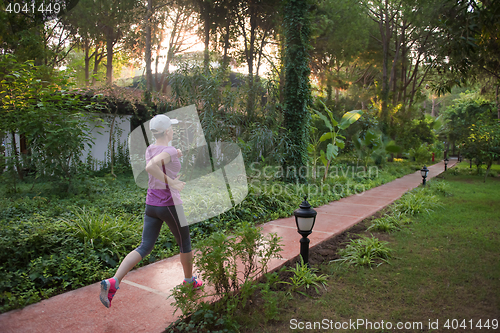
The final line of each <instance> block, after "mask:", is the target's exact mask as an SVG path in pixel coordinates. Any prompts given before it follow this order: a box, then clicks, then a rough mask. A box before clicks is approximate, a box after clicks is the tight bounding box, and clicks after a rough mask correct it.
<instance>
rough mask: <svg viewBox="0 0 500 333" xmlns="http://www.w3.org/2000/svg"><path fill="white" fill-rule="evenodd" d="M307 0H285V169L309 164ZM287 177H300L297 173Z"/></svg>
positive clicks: (308, 27)
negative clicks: (287, 144) (287, 142)
mask: <svg viewBox="0 0 500 333" xmlns="http://www.w3.org/2000/svg"><path fill="white" fill-rule="evenodd" d="M309 6H310V3H309V1H308V0H286V1H285V2H284V9H283V25H284V36H285V40H286V42H285V55H284V56H285V57H284V58H285V59H284V63H285V87H284V98H285V113H284V124H283V125H284V127H285V130H286V135H287V141H289V146H288V147H287V154H286V156H285V160H284V163H283V164H282V165H283V168H284V169H287V168H289V167H290V168H295V170H299V169H300V168H301V167H303V166H304V165H306V164H307V144H308V140H307V138H308V128H309V123H310V115H309V112H308V111H307V106H308V105H309V104H310V103H311V88H310V83H309V74H310V72H311V70H310V67H309V48H310V44H309V42H310V41H309V39H310V34H311V17H310V15H309V14H308V12H309ZM285 180H287V181H292V182H295V181H300V182H304V179H300V177H299V178H297V177H296V175H294V176H293V177H291V178H288V179H285Z"/></svg>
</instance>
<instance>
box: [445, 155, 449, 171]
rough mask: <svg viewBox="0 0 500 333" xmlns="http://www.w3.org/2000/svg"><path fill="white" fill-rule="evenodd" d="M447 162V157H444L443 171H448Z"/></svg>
mask: <svg viewBox="0 0 500 333" xmlns="http://www.w3.org/2000/svg"><path fill="white" fill-rule="evenodd" d="M448 161H449V159H448V157H446V158H445V159H444V171H446V170H448Z"/></svg>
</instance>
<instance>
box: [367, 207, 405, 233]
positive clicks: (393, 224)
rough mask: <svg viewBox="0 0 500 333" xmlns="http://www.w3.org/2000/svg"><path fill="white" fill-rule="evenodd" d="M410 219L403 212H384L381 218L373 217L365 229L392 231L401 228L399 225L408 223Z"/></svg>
mask: <svg viewBox="0 0 500 333" xmlns="http://www.w3.org/2000/svg"><path fill="white" fill-rule="evenodd" d="M409 223H410V219H409V218H408V216H406V215H405V214H403V213H400V212H396V213H392V214H386V215H384V216H383V217H381V218H378V219H374V220H373V221H372V224H371V225H370V226H369V227H368V229H366V230H367V231H369V230H372V229H373V230H376V231H383V232H393V231H398V230H400V229H401V226H403V225H406V224H409Z"/></svg>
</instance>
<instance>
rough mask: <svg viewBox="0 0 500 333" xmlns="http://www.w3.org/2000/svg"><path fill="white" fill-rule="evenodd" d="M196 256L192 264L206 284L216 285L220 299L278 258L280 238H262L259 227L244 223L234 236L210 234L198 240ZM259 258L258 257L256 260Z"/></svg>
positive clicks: (262, 271)
mask: <svg viewBox="0 0 500 333" xmlns="http://www.w3.org/2000/svg"><path fill="white" fill-rule="evenodd" d="M197 248H198V251H199V253H198V255H196V256H195V259H194V264H195V265H196V267H198V269H199V270H200V273H201V275H202V276H203V277H204V278H205V279H206V281H207V283H209V284H211V285H213V286H214V288H215V292H216V294H217V296H218V297H219V298H226V297H229V295H230V293H231V292H235V291H237V290H238V289H239V287H240V285H241V284H242V283H244V282H246V281H247V280H249V279H253V278H254V277H255V276H257V275H259V274H262V273H265V272H266V270H267V264H268V263H269V260H271V258H279V257H280V255H279V251H281V246H280V245H279V237H277V236H276V235H274V234H271V235H269V236H266V237H264V236H263V235H262V234H261V232H260V229H259V228H255V227H252V226H251V225H250V224H248V223H243V224H241V226H240V227H239V228H238V229H237V230H236V231H235V234H234V236H228V235H227V234H225V233H222V232H218V233H213V234H212V235H210V237H208V238H206V239H204V240H202V241H200V242H198V243H197ZM259 258H260V259H259ZM238 260H241V262H242V263H243V266H242V271H243V276H242V278H238V274H237V272H238V270H237V264H238Z"/></svg>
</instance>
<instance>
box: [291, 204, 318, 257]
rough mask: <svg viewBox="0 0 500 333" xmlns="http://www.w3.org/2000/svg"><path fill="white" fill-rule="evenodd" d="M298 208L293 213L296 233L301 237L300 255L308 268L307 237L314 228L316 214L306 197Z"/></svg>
mask: <svg viewBox="0 0 500 333" xmlns="http://www.w3.org/2000/svg"><path fill="white" fill-rule="evenodd" d="M299 207H300V208H299V209H297V210H295V211H294V212H293V215H294V216H295V223H296V224H297V231H298V233H299V234H301V235H302V238H301V239H300V255H301V256H302V259H303V260H304V264H307V265H308V266H309V238H307V236H309V235H310V234H311V232H312V228H313V227H314V222H315V221H316V214H318V213H317V212H316V211H315V210H314V209H312V208H311V205H310V204H309V202H307V197H304V201H302V203H301V204H300V206H299Z"/></svg>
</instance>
